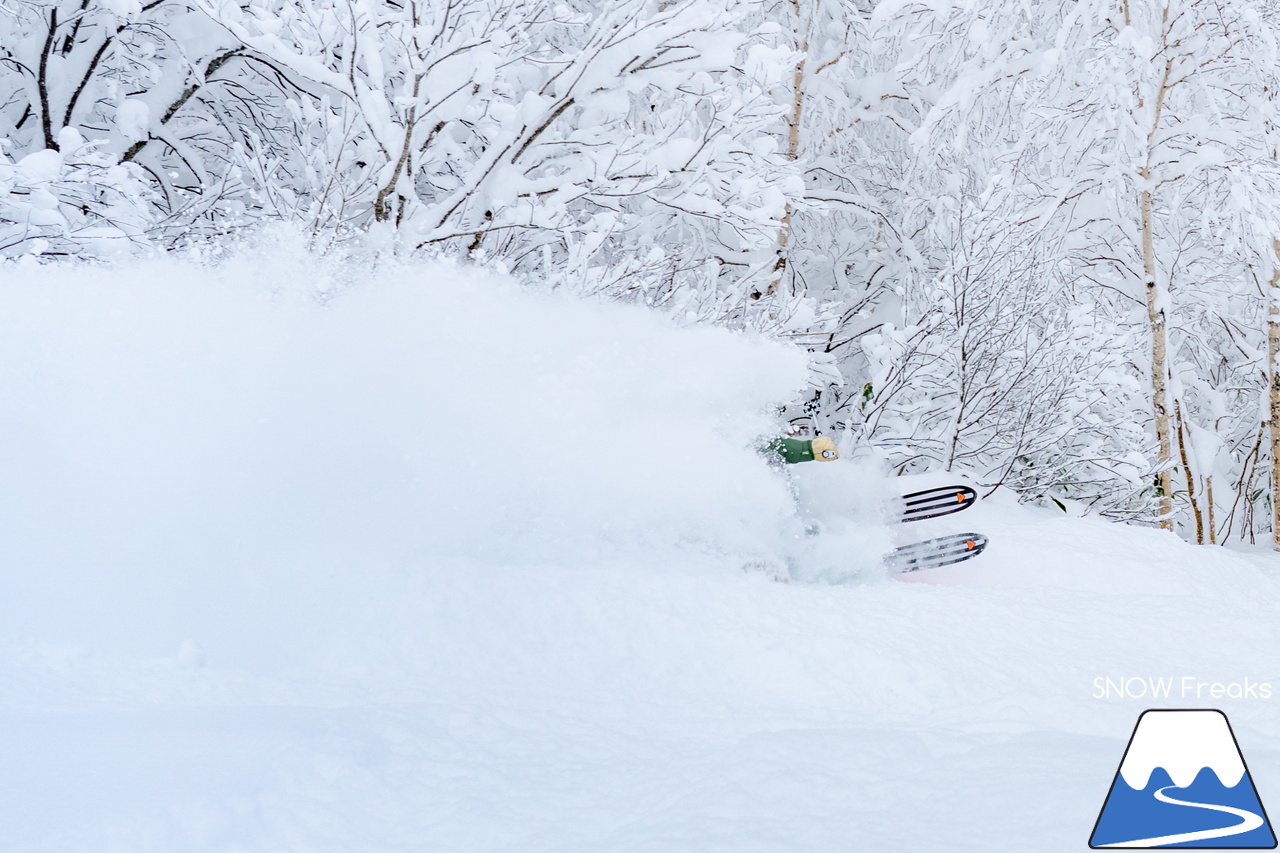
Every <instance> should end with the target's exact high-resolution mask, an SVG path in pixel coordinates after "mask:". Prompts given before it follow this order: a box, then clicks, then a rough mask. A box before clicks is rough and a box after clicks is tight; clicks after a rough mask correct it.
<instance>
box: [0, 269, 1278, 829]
mask: <svg viewBox="0 0 1280 853" xmlns="http://www.w3.org/2000/svg"><path fill="white" fill-rule="evenodd" d="M344 275H349V271H348V273H343V272H342V271H341V270H339V271H338V272H336V273H335V272H332V271H329V270H326V269H322V268H318V267H315V266H310V265H309V264H308V262H307V261H306V260H305V259H303V258H301V257H299V256H297V255H286V256H284V257H282V258H280V259H278V260H276V261H274V262H273V261H271V260H270V259H264V258H262V257H254V256H252V255H250V256H246V257H241V258H239V259H234V260H232V261H231V262H229V263H228V264H227V265H224V266H223V267H221V268H219V269H216V270H211V269H208V268H204V267H201V266H198V265H193V264H188V263H183V262H178V261H172V260H170V261H164V262H155V263H153V264H151V265H147V266H142V267H137V268H130V269H127V270H101V269H99V270H87V269H74V268H53V269H33V268H21V269H16V268H6V270H5V275H4V277H3V279H0V282H2V283H0V389H2V390H3V394H4V399H5V400H6V401H7V405H6V406H5V407H4V409H3V411H2V412H0V468H2V469H3V470H4V471H5V477H6V483H5V487H4V489H3V490H2V491H0V501H3V512H2V513H0V540H2V541H3V542H4V543H5V544H4V549H5V558H4V560H3V565H2V566H0V578H2V579H3V583H4V595H3V596H0V759H2V760H3V763H4V766H5V768H6V772H5V774H4V775H3V776H0V778H3V779H4V780H5V784H4V796H3V797H0V849H4V850H22V851H33V853H34V851H93V853H102V851H116V850H119V851H128V853H150V852H151V851H155V853H175V851H219V853H224V852H229V851H254V853H257V851H264V853H265V851H323V853H328V851H369V853H387V852H388V851H415V853H416V851H459V853H461V851H499V850H507V851H517V850H518V851H521V853H530V851H662V853H669V851H691V852H692V851H698V853H703V851H720V850H723V851H734V853H742V851H788V853H790V852H791V851H834V850H868V851H899V850H900V851H932V850H938V851H957V850H975V851H976V850H982V851H990V850H1027V851H1056V850H1080V849H1084V848H1085V845H1086V843H1087V839H1088V836H1089V832H1090V830H1091V828H1092V825H1093V821H1094V819H1095V817H1096V816H1097V813H1098V809H1099V808H1100V807H1101V805H1102V800H1103V798H1104V797H1105V796H1106V793H1107V789H1108V786H1109V785H1110V783H1111V780H1112V778H1113V776H1114V774H1115V772H1116V768H1117V765H1118V763H1119V761H1120V757H1121V755H1122V753H1123V750H1124V746H1125V742H1126V739H1127V737H1128V735H1129V733H1130V731H1131V730H1132V727H1133V723H1134V720H1135V719H1136V718H1137V715H1138V713H1139V712H1140V711H1141V710H1143V709H1144V708H1146V707H1221V708H1223V710H1225V711H1226V712H1227V714H1228V715H1229V716H1230V718H1231V722H1232V725H1233V727H1234V729H1235V732H1236V736H1237V738H1238V739H1239V741H1240V744H1241V747H1242V748H1243V749H1244V750H1245V754H1246V759H1247V760H1248V762H1249V765H1250V768H1251V770H1252V771H1253V776H1254V781H1255V783H1256V784H1257V787H1258V793H1259V795H1260V796H1261V798H1262V801H1263V803H1264V804H1266V803H1268V802H1270V801H1272V800H1275V801H1277V802H1280V711H1278V710H1277V705H1276V703H1277V702H1278V701H1280V655H1278V654H1277V652H1280V638H1278V636H1277V631H1278V630H1280V629H1278V628H1277V627H1276V621H1275V618H1274V614H1275V612H1276V608H1277V606H1278V605H1280V581H1278V578H1277V563H1276V559H1277V558H1275V557H1273V556H1271V555H1270V554H1267V553H1258V554H1245V553H1239V552H1232V551H1226V550H1222V549H1201V548H1195V547H1192V546H1188V545H1185V544H1183V543H1180V542H1178V541H1177V540H1175V539H1174V538H1173V537H1171V536H1168V535H1166V534H1162V533H1160V532H1157V531H1146V530H1136V529H1129V528H1124V527H1120V526H1115V525H1109V524H1105V523H1102V522H1097V521H1091V520H1081V519H1067V518H1062V517H1059V516H1055V515H1053V514H1050V513H1046V512H1041V511H1037V510H1030V509H1026V508H1022V507H1018V506H1016V505H1013V504H1010V503H1008V502H1007V501H1006V500H1005V499H1004V498H1003V497H1002V496H1000V495H996V496H994V497H993V498H992V499H991V500H989V501H988V502H986V503H985V504H983V505H980V506H978V507H975V508H974V509H972V510H970V511H968V512H965V513H963V514H961V515H958V516H955V517H952V518H949V519H940V520H937V521H934V522H930V523H928V524H927V525H926V524H921V525H913V526H912V527H910V528H901V529H889V528H887V527H885V526H884V525H883V524H882V523H881V522H880V521H879V520H878V519H877V518H876V517H875V516H876V513H875V507H876V506H877V504H878V502H879V500H880V499H881V498H882V497H883V495H884V490H885V489H886V488H888V487H887V486H885V485H884V482H883V481H882V480H881V479H880V478H879V476H878V473H877V471H876V468H875V466H874V464H872V463H870V462H866V461H856V460H842V461H841V462H839V463H833V464H831V465H827V466H822V467H819V466H817V465H813V466H809V467H807V468H803V469H796V471H795V472H794V474H795V475H796V477H795V482H794V484H792V485H793V488H794V490H795V492H796V493H797V494H798V496H799V500H800V502H801V505H802V506H801V510H800V511H799V513H797V512H796V511H795V510H794V509H793V504H792V496H791V494H790V491H789V487H788V484H787V483H786V482H785V481H784V480H783V479H782V478H781V477H780V476H779V475H778V474H776V473H774V472H771V471H769V470H768V469H767V468H766V467H765V466H764V465H763V464H761V463H760V462H759V460H758V459H757V458H756V457H755V454H754V453H752V451H751V450H750V448H749V445H750V442H751V439H752V438H753V437H754V436H755V435H758V434H760V433H761V432H763V431H766V430H767V429H769V428H770V424H769V419H768V405H769V404H770V403H771V402H773V401H776V400H779V399H784V398H786V397H787V396H788V395H789V394H790V393H792V392H793V391H794V390H795V389H796V388H797V387H799V385H800V384H801V383H802V382H803V378H804V374H803V367H802V365H801V363H800V362H799V360H798V358H796V356H795V354H794V353H791V352H789V351H787V350H784V349H782V348H780V347H776V346H771V345H768V344H765V343H762V342H759V341H755V340H752V339H748V338H743V337H741V336H737V335H733V334H730V333H728V332H724V331H716V330H707V329H696V330H690V329H685V330H680V329H677V328H675V327H673V326H671V325H669V324H668V323H667V322H666V321H664V320H662V319H660V318H655V317H653V316H650V315H647V314H645V313H643V312H641V311H639V310H636V309H628V308H623V307H618V306H612V307H606V306H599V305H591V304H584V303H577V302H573V301H570V300H567V299H559V298H551V297H539V296H532V295H529V294H526V293H521V292H518V291H517V290H515V289H514V287H513V286H512V285H510V284H507V283H504V282H501V281H497V280H490V279H486V278H484V277H481V276H476V275H472V274H469V273H465V272H462V271H459V270H457V269H452V268H448V267H443V266H424V267H419V268H413V269H403V270H394V271H384V272H382V273H379V275H378V279H379V280H378V281H377V282H362V283H361V286H360V287H356V288H352V289H350V290H349V291H344V290H343V287H344V282H345V279H344ZM317 283H318V284H319V285H321V286H329V287H330V292H332V293H336V295H335V296H334V298H333V299H331V300H330V301H329V302H328V304H327V307H325V308H323V309H319V308H315V307H312V303H311V302H310V301H309V300H308V299H306V298H303V297H305V296H307V293H306V291H307V290H308V288H310V287H312V286H314V285H316V284H317ZM267 285H270V289H268V290H264V287H266V286H267ZM815 524H816V525H817V526H818V527H820V528H821V530H822V533H821V534H820V535H818V536H806V535H804V533H803V531H804V529H805V527H806V525H807V526H814V525H815ZM958 529H977V530H982V531H984V532H986V533H988V534H989V535H990V536H991V537H992V544H991V546H990V548H989V549H988V552H987V553H986V554H984V555H983V557H982V558H980V559H979V560H976V561H973V562H972V563H970V564H966V565H964V566H958V567H955V568H954V569H952V570H947V571H945V572H944V571H938V572H933V573H929V575H928V576H922V577H920V578H917V579H916V580H919V581H924V582H917V583H903V582H901V581H899V580H895V579H891V578H887V577H885V576H884V574H883V572H882V571H880V570H878V568H877V555H878V554H879V553H880V551H882V550H883V549H884V548H886V547H888V546H890V545H891V544H892V542H893V541H894V539H895V538H898V539H900V538H902V537H906V536H916V535H921V536H923V535H933V534H935V533H937V534H940V533H943V532H948V531H951V530H958ZM783 567H789V572H790V573H791V574H792V575H793V577H792V580H791V582H789V583H780V582H777V581H776V580H773V579H772V576H775V575H777V574H779V573H780V571H782V568H783ZM1184 676H1185V677H1191V678H1192V679H1193V683H1199V682H1205V683H1209V684H1211V683H1213V682H1222V683H1224V684H1225V683H1239V682H1243V681H1244V680H1245V679H1249V680H1250V681H1251V682H1255V683H1256V682H1270V684H1271V685H1272V686H1273V691H1274V692H1273V694H1272V695H1273V698H1272V699H1270V700H1266V699H1262V698H1256V697H1254V698H1239V699H1233V698H1217V699H1214V698H1211V694H1210V692H1208V691H1209V688H1205V689H1203V690H1201V693H1202V695H1201V696H1199V697H1197V696H1195V695H1192V696H1190V697H1186V696H1184V695H1182V694H1180V693H1179V692H1178V690H1180V689H1181V686H1182V682H1181V681H1179V682H1177V685H1176V686H1175V687H1174V688H1173V690H1174V693H1173V695H1172V696H1171V697H1168V698H1161V699H1159V700H1153V699H1152V698H1151V697H1150V696H1146V697H1139V698H1117V697H1115V696H1112V697H1111V698H1096V697H1097V694H1098V692H1099V689H1098V684H1097V681H1096V679H1100V678H1101V679H1111V680H1112V681H1113V682H1115V681H1117V680H1124V679H1132V678H1142V679H1146V678H1169V679H1181V678H1183V677H1184ZM1134 684H1135V683H1133V682H1130V686H1131V688H1133V687H1134Z"/></svg>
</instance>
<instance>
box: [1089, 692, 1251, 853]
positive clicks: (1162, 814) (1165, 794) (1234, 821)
mask: <svg viewBox="0 0 1280 853" xmlns="http://www.w3.org/2000/svg"><path fill="white" fill-rule="evenodd" d="M1089 846H1090V847H1092V848H1095V849H1098V848H1113V847H1115V848H1120V847H1124V848H1129V849H1139V850H1151V849H1155V848H1161V847H1183V848H1221V847H1227V848H1231V849H1234V850H1270V849H1273V848H1275V846H1276V836H1275V833H1274V832H1272V831H1271V822H1270V821H1268V820H1267V813H1266V811H1265V810H1264V809H1263V808H1262V801H1261V800H1259V799H1258V792H1257V789H1255V788H1254V787H1253V777H1251V776H1250V775H1249V768H1248V767H1246V766H1245V763H1244V756H1243V755H1242V754H1241V753H1240V746H1239V744H1237V743H1236V737H1235V735H1234V734H1233V733H1232V731H1231V724H1230V723H1228V722H1227V716H1226V714H1224V713H1222V712H1221V711H1199V710H1179V711H1156V710H1153V711H1144V712H1143V713H1142V716H1140V717H1138V724H1137V725H1136V726H1134V729H1133V736H1132V737H1130V738H1129V746H1128V748H1127V749H1125V751H1124V758H1123V759H1121V761H1120V769H1119V770H1117V771H1116V778H1115V779H1114V780H1113V781H1112V783H1111V791H1110V792H1109V793H1108V794H1107V799H1106V802H1105V803H1103V805H1102V813H1101V814H1099V815H1098V822H1097V823H1096V824H1095V825H1094V827H1093V835H1092V837H1091V838H1090V839H1089Z"/></svg>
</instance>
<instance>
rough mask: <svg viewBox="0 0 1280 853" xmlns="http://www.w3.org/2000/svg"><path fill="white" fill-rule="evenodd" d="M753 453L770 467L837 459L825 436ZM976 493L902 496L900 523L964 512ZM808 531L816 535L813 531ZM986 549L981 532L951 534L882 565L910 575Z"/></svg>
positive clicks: (775, 442)
mask: <svg viewBox="0 0 1280 853" xmlns="http://www.w3.org/2000/svg"><path fill="white" fill-rule="evenodd" d="M756 450H758V451H759V452H760V453H761V454H763V455H764V456H765V458H767V459H768V460H769V464H770V465H771V466H776V467H779V468H780V467H782V466H783V465H784V464H785V465H795V464H797V463H799V462H815V461H816V462H832V461H834V460H836V459H839V458H840V453H839V452H838V451H837V450H836V443H835V441H833V440H832V439H831V438H828V437H827V436H825V435H820V436H818V437H817V438H812V439H808V438H787V437H785V436H778V437H776V438H764V439H761V440H759V441H758V442H756ZM977 497H978V496H977V493H976V492H975V491H974V490H973V488H971V487H970V486H963V485H960V486H942V487H940V488H932V489H925V490H924V491H921V492H912V493H911V494H908V495H903V496H902V498H901V499H900V500H901V502H902V503H901V509H900V510H899V511H898V516H897V520H898V521H899V522H909V521H921V520H924V519H929V518H937V517H939V516H944V515H951V514H952V513H954V512H959V511H960V510H963V509H967V508H968V507H969V506H972V504H973V503H974V501H975V500H977ZM811 532H815V533H816V528H814V529H813V530H812V531H811ZM986 547H987V537H985V536H983V535H982V534H981V533H953V534H951V535H949V536H943V537H941V538H938V539H928V540H925V541H923V542H915V543H912V544H910V545H904V546H902V547H900V548H895V549H894V550H893V551H892V552H891V553H889V554H887V555H885V558H884V560H885V564H886V565H887V566H888V567H889V570H890V571H892V572H898V573H903V572H913V571H918V570H920V569H929V568H937V567H939V566H946V565H950V564H952V563H958V562H961V561H963V560H967V559H970V558H971V557H976V556H978V555H979V554H981V553H982V551H983V550H984V549H985V548H986Z"/></svg>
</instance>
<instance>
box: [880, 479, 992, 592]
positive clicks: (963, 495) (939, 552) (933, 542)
mask: <svg viewBox="0 0 1280 853" xmlns="http://www.w3.org/2000/svg"><path fill="white" fill-rule="evenodd" d="M977 500H978V494H977V492H975V491H974V490H973V489H971V488H969V487H968V486H941V487H939V488H936V489H925V490H924V491H920V492H912V493H911V494H909V495H903V496H902V498H901V501H902V504H901V506H902V509H901V512H900V513H899V515H898V519H897V520H898V521H900V522H909V521H923V520H925V519H928V518H939V517H940V516H944V515H951V514H952V513H956V512H960V511H961V510H964V509H968V508H969V507H971V506H973V504H974V503H975V502H976V501H977ZM986 547H987V537H985V536H983V535H982V534H981V533H953V534H951V535H950V536H942V537H940V538H937V539H926V540H924V541H923V542H913V543H911V544H910V545H903V546H902V547H901V548H895V549H894V550H893V551H891V552H890V553H889V554H888V556H886V557H885V560H884V562H885V565H886V566H887V567H888V569H889V571H891V572H895V573H897V574H905V573H907V572H918V571H920V570H922V569H935V568H937V567H939V566H949V565H951V564H952V563H960V562H963V561H965V560H968V559H971V558H973V557H976V556H978V555H979V554H981V553H982V552H983V550H984V549H985V548H986Z"/></svg>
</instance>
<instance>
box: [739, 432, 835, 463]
mask: <svg viewBox="0 0 1280 853" xmlns="http://www.w3.org/2000/svg"><path fill="white" fill-rule="evenodd" d="M757 447H758V448H759V450H760V451H761V452H762V453H767V454H771V455H776V456H777V457H778V458H780V459H781V460H782V461H783V462H786V463H787V464H788V465H794V464H796V463H797V462H813V461H815V460H817V461H818V462H830V461H832V460H834V459H839V458H840V454H839V453H838V452H836V443H835V442H834V441H832V440H831V439H830V438H828V437H826V436H825V435H823V436H818V437H817V438H813V439H808V438H784V437H781V436H779V437H778V438H768V439H765V440H764V441H763V442H761V443H760V444H759V445H757Z"/></svg>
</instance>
